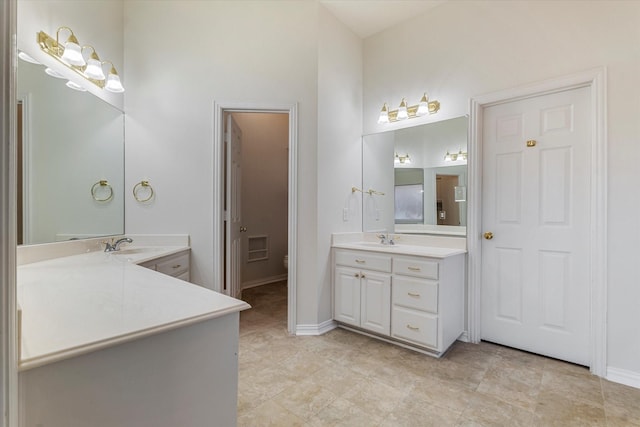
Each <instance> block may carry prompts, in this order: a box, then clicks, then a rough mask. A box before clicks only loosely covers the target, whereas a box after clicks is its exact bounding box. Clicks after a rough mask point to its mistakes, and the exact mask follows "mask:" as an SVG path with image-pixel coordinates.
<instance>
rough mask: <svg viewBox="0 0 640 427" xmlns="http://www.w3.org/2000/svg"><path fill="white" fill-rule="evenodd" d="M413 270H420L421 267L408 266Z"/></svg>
mask: <svg viewBox="0 0 640 427" xmlns="http://www.w3.org/2000/svg"><path fill="white" fill-rule="evenodd" d="M408 268H409V270H411V271H420V267H408Z"/></svg>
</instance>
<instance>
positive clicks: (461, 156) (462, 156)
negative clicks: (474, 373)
mask: <svg viewBox="0 0 640 427" xmlns="http://www.w3.org/2000/svg"><path fill="white" fill-rule="evenodd" d="M444 160H445V162H456V161H458V160H467V152H466V151H464V152H463V151H462V150H459V151H458V152H457V153H453V154H451V153H449V150H447V154H445V155H444Z"/></svg>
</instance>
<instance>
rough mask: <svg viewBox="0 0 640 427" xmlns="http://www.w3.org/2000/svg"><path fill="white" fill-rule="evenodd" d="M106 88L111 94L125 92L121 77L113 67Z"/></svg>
mask: <svg viewBox="0 0 640 427" xmlns="http://www.w3.org/2000/svg"><path fill="white" fill-rule="evenodd" d="M104 88H105V89H106V90H108V91H109V92H114V93H122V92H124V87H123V86H122V83H120V76H118V73H116V70H115V68H113V67H111V71H110V72H109V76H107V83H106V84H105V85H104Z"/></svg>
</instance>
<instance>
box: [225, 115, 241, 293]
mask: <svg viewBox="0 0 640 427" xmlns="http://www.w3.org/2000/svg"><path fill="white" fill-rule="evenodd" d="M225 144H226V154H227V162H226V164H227V176H226V180H227V182H226V200H225V203H226V215H225V220H226V248H225V250H226V256H225V264H226V265H225V281H226V285H227V286H226V291H227V294H228V295H231V296H232V297H234V298H238V297H239V295H240V285H241V283H242V278H241V272H242V266H241V264H240V263H241V261H242V251H241V250H242V244H241V243H242V239H241V236H242V235H241V233H242V232H243V231H245V229H244V227H242V205H241V203H240V201H241V195H242V194H241V189H242V131H241V130H240V127H238V124H237V123H236V122H235V120H234V119H233V116H232V115H231V114H227V122H226V130H225Z"/></svg>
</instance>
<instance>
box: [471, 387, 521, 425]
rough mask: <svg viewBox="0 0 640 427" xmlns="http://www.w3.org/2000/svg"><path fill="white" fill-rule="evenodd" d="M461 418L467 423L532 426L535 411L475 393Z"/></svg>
mask: <svg viewBox="0 0 640 427" xmlns="http://www.w3.org/2000/svg"><path fill="white" fill-rule="evenodd" d="M461 419H462V420H463V422H464V423H467V425H469V424H471V425H474V424H475V425H482V426H510V427H531V426H533V411H528V410H525V409H522V408H521V407H519V406H516V405H512V404H509V403H506V402H504V401H503V400H501V399H498V398H496V397H494V396H490V395H485V394H482V393H475V394H474V395H473V396H472V398H471V400H470V402H469V405H468V406H467V408H466V409H465V411H464V412H463V413H462V416H461Z"/></svg>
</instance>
